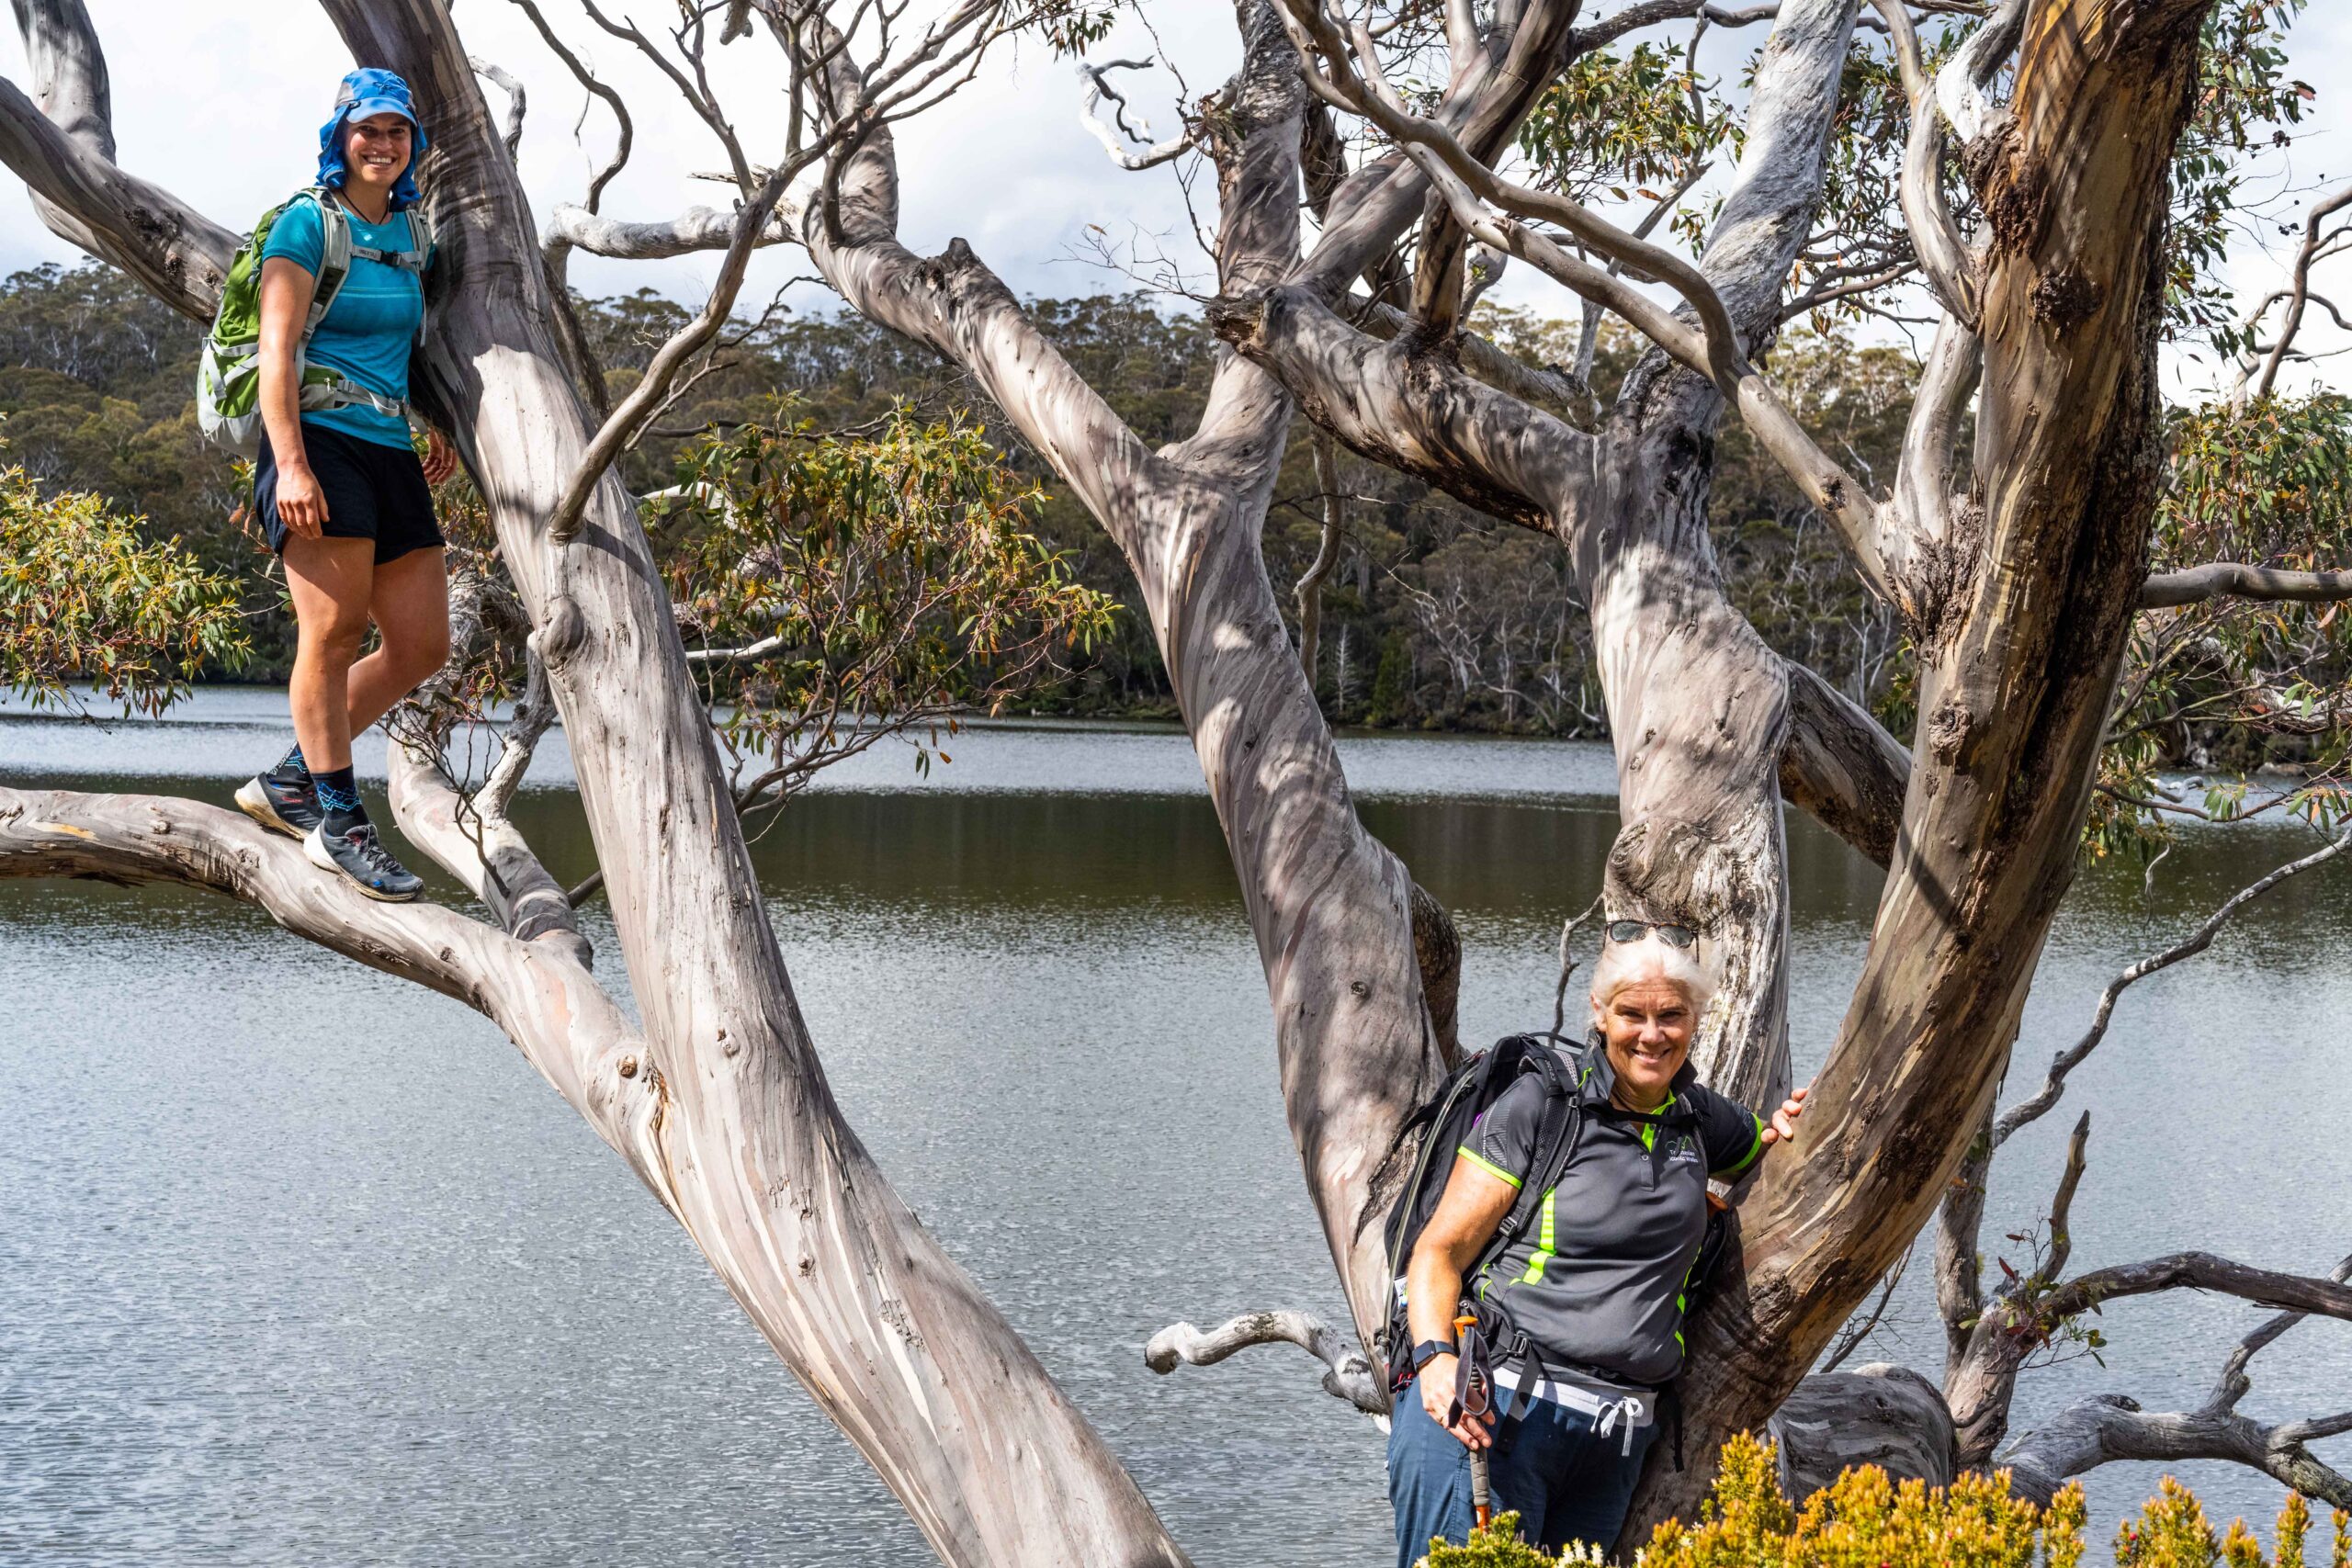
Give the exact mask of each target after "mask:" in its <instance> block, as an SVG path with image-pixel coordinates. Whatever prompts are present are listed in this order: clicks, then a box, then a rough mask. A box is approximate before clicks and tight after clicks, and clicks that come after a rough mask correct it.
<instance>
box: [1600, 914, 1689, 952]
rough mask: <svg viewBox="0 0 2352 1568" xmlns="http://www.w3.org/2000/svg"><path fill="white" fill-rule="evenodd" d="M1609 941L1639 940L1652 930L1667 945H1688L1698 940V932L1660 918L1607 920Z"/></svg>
mask: <svg viewBox="0 0 2352 1568" xmlns="http://www.w3.org/2000/svg"><path fill="white" fill-rule="evenodd" d="M1608 931H1609V940H1610V941H1611V942H1639V941H1641V940H1642V938H1643V937H1645V936H1646V935H1648V934H1649V933H1650V932H1652V931H1656V932H1657V939H1658V941H1660V942H1664V943H1666V945H1667V946H1668V947H1689V946H1690V945H1691V943H1692V942H1697V941H1698V940H1699V933H1698V932H1697V931H1692V930H1691V928H1690V927H1689V926H1678V925H1670V924H1668V923H1666V922H1664V921H1661V920H1611V921H1610V922H1609V926H1608Z"/></svg>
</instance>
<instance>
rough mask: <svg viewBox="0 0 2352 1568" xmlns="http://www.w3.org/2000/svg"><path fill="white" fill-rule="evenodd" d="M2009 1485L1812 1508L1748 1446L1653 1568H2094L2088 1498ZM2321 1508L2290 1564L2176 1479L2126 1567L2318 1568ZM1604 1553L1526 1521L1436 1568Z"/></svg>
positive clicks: (1831, 1498) (2291, 1513)
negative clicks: (1572, 1544) (2310, 1541)
mask: <svg viewBox="0 0 2352 1568" xmlns="http://www.w3.org/2000/svg"><path fill="white" fill-rule="evenodd" d="M2084 1520H2085V1509H2084V1505H2083V1490H2082V1488H2081V1487H2080V1486H2078V1485H2074V1484H2069V1485H2067V1486H2066V1487H2065V1488H2064V1490H2062V1491H2061V1492H2060V1493H2059V1494H2058V1495H2057V1497H2056V1498H2054V1499H2053V1500H2052V1503H2051V1505H2050V1506H2049V1507H2048V1508H2046V1509H2045V1508H2037V1507H2036V1506H2033V1505H2032V1504H2031V1503H2030V1502H2027V1501H2026V1500H2024V1499H2023V1498H2020V1497H2016V1496H2012V1495H2010V1493H2009V1491H2008V1488H2007V1476H2005V1475H2003V1476H1986V1475H1964V1476H1962V1477H1961V1478H1960V1479H1959V1480H1957V1481H1955V1482H1953V1483H1951V1485H1950V1486H1947V1487H1933V1488H1931V1487H1929V1486H1928V1485H1927V1484H1925V1483H1922V1482H1917V1481H1905V1482H1896V1481H1894V1480H1892V1479H1890V1478H1889V1477H1888V1475H1887V1473H1886V1472H1884V1471H1883V1470H1881V1469H1879V1468H1878V1467H1877V1466H1875V1465H1865V1466H1862V1467H1860V1469H1856V1470H1849V1471H1848V1472H1846V1473H1845V1474H1843V1475H1841V1476H1839V1477H1838V1480H1837V1481H1836V1483H1833V1484H1832V1485H1830V1486H1828V1487H1827V1488H1826V1489H1825V1490H1823V1491H1820V1492H1816V1493H1815V1494H1814V1495H1812V1496H1811V1497H1808V1498H1807V1499H1805V1502H1804V1506H1803V1507H1798V1506H1794V1505H1792V1504H1791V1503H1790V1501H1789V1500H1788V1498H1787V1497H1786V1496H1784V1495H1782V1494H1781V1483H1780V1465H1779V1459H1778V1455H1777V1453H1776V1451H1775V1450H1774V1449H1773V1447H1772V1446H1771V1445H1770V1444H1767V1443H1759V1442H1758V1441H1757V1440H1756V1439H1755V1438H1749V1437H1746V1436H1742V1437H1740V1438H1735V1439H1733V1441H1732V1442H1731V1443H1730V1444H1728V1445H1727V1446H1726V1447H1725V1448H1724V1455H1723V1470H1722V1472H1721V1473H1720V1474H1718V1475H1717V1476H1716V1478H1715V1485H1714V1495H1713V1497H1712V1498H1711V1499H1710V1500H1709V1501H1708V1502H1707V1504H1706V1505H1705V1506H1704V1507H1703V1508H1702V1510H1701V1513H1700V1517H1699V1519H1698V1521H1697V1522H1696V1523H1694V1524H1690V1525H1684V1524H1681V1523H1679V1522H1675V1521H1668V1523H1666V1524H1662V1525H1660V1526H1659V1527H1658V1528H1657V1533H1656V1534H1655V1535H1654V1536H1652V1537H1651V1539H1650V1543H1649V1545H1648V1546H1646V1547H1645V1548H1644V1549H1643V1550H1642V1551H1641V1554H1640V1556H1639V1558H1638V1559H1637V1560H1636V1561H1637V1562H1638V1564H1639V1568H2081V1563H2082V1561H2083V1553H2084V1546H2083V1525H2084ZM2311 1526H2312V1514H2311V1507H2310V1505H2308V1504H2306V1503H2305V1502H2304V1501H2303V1499H2302V1498H2301V1497H2299V1496H2293V1495H2290V1496H2289V1497H2288V1499H2287V1506H2286V1507H2285V1509H2283V1510H2282V1511H2281V1512H2280V1513H2279V1515H2278V1533H2277V1536H2276V1538H2275V1539H2276V1542H2277V1545H2276V1548H2275V1551H2276V1555H2275V1556H2270V1557H2266V1556H2264V1555H2263V1551H2262V1546H2261V1543H2260V1542H2259V1541H2257V1540H2256V1539H2255V1535H2254V1532H2253V1531H2251V1530H2249V1529H2246V1527H2245V1520H2243V1519H2241V1520H2238V1521H2237V1522H2235V1523H2233V1525H2231V1527H2230V1529H2229V1532H2228V1534H2227V1535H2226V1536H2224V1537H2222V1538H2221V1539H2219V1540H2217V1539H2216V1538H2215V1537H2214V1534H2213V1529H2212V1526H2211V1524H2209V1523H2208V1522H2207V1521H2206V1518H2205V1510H2204V1508H2203V1507H2202V1506H2199V1503H2198V1501H2197V1498H2196V1496H2195V1495H2193V1494H2192V1493H2190V1492H2189V1490H2188V1488H2187V1487H2185V1486H2183V1485H2181V1484H2180V1483H2178V1482H2177V1481H2174V1480H2172V1479H2171V1478H2170V1477H2166V1478H2165V1483H2164V1487H2163V1490H2162V1491H2161V1492H2160V1493H2159V1494H2158V1495H2156V1496H2154V1497H2153V1498H2151V1499H2150V1500H2149V1501H2148V1504H2147V1506H2145V1507H2144V1508H2143V1509H2142V1510H2141V1511H2140V1517H2139V1518H2137V1519H2136V1520H2131V1521H2127V1522H2126V1523H2125V1524H2124V1525H2123V1526H2122V1527H2121V1528H2120V1529H2118V1530H2117V1532H2116V1537H2115V1562H2116V1563H2117V1565H2118V1568H2315V1565H2313V1564H2311V1563H2310V1562H2309V1560H2308V1559H2307V1558H2306V1557H2305V1555H2304V1550H2303V1547H2304V1538H2305V1536H2306V1535H2308V1534H2309V1532H2310V1530H2311ZM1603 1561H1605V1559H1603V1558H1602V1557H1601V1556H1600V1554H1599V1553H1596V1552H1589V1551H1570V1552H1569V1553H1567V1554H1566V1555H1565V1556H1561V1557H1557V1558H1555V1557H1553V1556H1551V1555H1550V1554H1548V1553H1546V1552H1544V1551H1539V1550H1538V1549H1536V1548H1534V1547H1532V1546H1529V1545H1527V1544H1525V1543H1524V1542H1523V1541H1521V1540H1520V1539H1519V1517H1518V1516H1517V1515H1516V1514H1503V1515H1499V1516H1498V1517H1497V1518H1496V1519H1495V1522H1494V1526H1493V1528H1492V1529H1487V1530H1481V1531H1478V1532H1476V1533H1475V1534H1473V1535H1472V1537H1471V1539H1470V1541H1469V1544H1467V1545H1465V1546H1447V1545H1442V1544H1440V1545H1438V1546H1436V1547H1434V1548H1433V1549H1432V1551H1430V1555H1429V1557H1428V1558H1427V1559H1425V1560H1424V1562H1425V1568H1550V1565H1553V1564H1572V1563H1598V1562H1603ZM2330 1568H2352V1516H2346V1514H2345V1513H2344V1512H2343V1511H2342V1510H2338V1511H2337V1512H2336V1514H2335V1549H2334V1551H2333V1552H2332V1553H2331V1554H2330Z"/></svg>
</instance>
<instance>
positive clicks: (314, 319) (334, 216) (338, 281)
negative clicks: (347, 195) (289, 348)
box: [287, 186, 351, 344]
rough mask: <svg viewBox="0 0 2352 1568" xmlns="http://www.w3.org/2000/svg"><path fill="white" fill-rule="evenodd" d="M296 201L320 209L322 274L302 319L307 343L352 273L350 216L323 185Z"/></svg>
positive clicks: (303, 194) (302, 193) (304, 193)
mask: <svg viewBox="0 0 2352 1568" xmlns="http://www.w3.org/2000/svg"><path fill="white" fill-rule="evenodd" d="M294 201H308V202H310V203H311V205H312V206H314V207H316V208H317V209H319V241H320V251H319V276H318V281H317V283H315V284H314V285H312V287H311V310H310V314H309V315H308V316H306V317H304V318H303V321H302V342H303V343H304V344H309V343H310V341H311V333H315V332H317V331H318V330H319V323H320V322H321V321H324V320H326V314H327V311H328V310H329V309H331V308H332V307H333V306H334V297H335V296H336V295H337V294H339V293H341V292H342V291H343V285H344V280H345V279H346V278H348V277H349V276H351V217H350V214H348V213H346V212H345V211H344V209H343V204H342V203H341V202H339V201H337V200H335V198H334V194H333V193H332V192H330V191H329V190H328V189H327V188H326V186H311V187H310V188H309V189H307V190H303V191H299V192H297V193H296V194H295V196H294ZM294 201H289V202H288V203H287V206H288V207H291V206H292V205H293V204H294Z"/></svg>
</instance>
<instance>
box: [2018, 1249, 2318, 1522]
mask: <svg viewBox="0 0 2352 1568" xmlns="http://www.w3.org/2000/svg"><path fill="white" fill-rule="evenodd" d="M2328 1278H2329V1279H2330V1280H2333V1281H2334V1282H2335V1283H2336V1284H2339V1285H2340V1284H2342V1283H2344V1282H2345V1280H2347V1279H2352V1258H2345V1259H2344V1261H2342V1262H2341V1263H2338V1264H2337V1265H2336V1266H2335V1271H2334V1272H2333V1273H2332V1274H2330V1275H2329V1276H2328ZM2307 1315H2308V1314H2305V1313H2301V1312H2284V1313H2280V1314H2278V1316H2276V1317H2273V1318H2270V1319H2268V1320H2267V1321H2266V1322H2264V1323H2262V1324H2260V1325H2257V1326H2256V1328H2255V1329H2254V1330H2253V1331H2252V1332H2251V1333H2249V1334H2247V1335H2246V1337H2245V1338H2244V1339H2242V1340H2240V1341H2239V1342H2238V1343H2237V1345H2236V1346H2235V1347H2234V1348H2233V1349H2232V1350H2231V1351H2230V1355H2229V1359H2227V1360H2226V1361H2224V1362H2223V1363H2222V1375H2221V1378H2220V1381H2219V1382H2218V1383H2217V1384H2216V1385H2215V1387H2214V1390H2213V1393H2212V1395H2211V1397H2210V1398H2209V1399H2207V1400H2206V1402H2205V1403H2204V1404H2201V1405H2199V1407H2198V1408H2196V1409H2195V1410H2191V1411H2177V1412H2164V1413H2157V1412H2150V1411H2144V1410H2143V1409H2141V1407H2140V1405H2139V1403H2138V1402H2137V1401H2135V1400H2131V1399H2127V1398H2124V1397H2122V1396H2121V1395H2118V1394H2106V1395H2102V1396H2100V1397H2098V1398H2095V1399H2090V1400H2086V1401H2084V1402H2082V1403H2080V1404H2075V1405H2074V1406H2072V1407H2071V1408H2069V1409H2067V1410H2065V1411H2063V1412H2061V1413H2060V1414H2059V1416H2057V1417H2056V1418H2055V1419H2053V1420H2052V1421H2050V1422H2048V1423H2046V1424H2045V1425H2043V1426H2041V1427H2036V1428H2035V1429H2034V1430H2032V1431H2030V1432H2028V1433H2027V1434H2025V1435H2024V1436H2023V1437H2021V1438H2018V1441H2017V1442H2016V1443H2015V1444H2014V1445H2013V1446H2012V1447H2011V1448H2010V1449H2009V1450H2008V1451H2007V1452H2006V1453H2004V1454H2002V1455H2001V1456H2000V1462H2001V1463H2002V1465H2003V1466H2004V1467H2006V1468H2007V1470H2008V1471H2009V1472H2010V1477H2011V1481H2012V1484H2014V1485H2015V1486H2016V1487H2017V1488H2018V1491H2020V1492H2023V1493H2025V1494H2026V1495H2028V1496H2030V1497H2034V1498H2036V1499H2039V1500H2042V1501H2047V1499H2048V1498H2049V1497H2050V1496H2052V1495H2053V1494H2055V1493H2056V1491H2057V1489H2058V1488H2059V1487H2060V1486H2061V1485H2063V1484H2064V1483H2065V1481H2066V1480H2067V1479H2068V1478H2069V1477H2071V1476H2075V1475H2080V1474H2082V1473H2083V1472H2085V1471H2087V1470H2091V1469H2093V1468H2095V1467H2097V1466H2098V1465H2101V1464H2105V1463H2108V1462H2109V1461H2114V1460H2131V1459H2156V1460H2182V1459H2219V1460H2228V1461H2233V1462H2235V1463H2239V1464H2244V1465H2248V1466H2251V1467H2252V1468H2254V1469H2256V1470H2259V1471H2261V1472H2264V1473H2265V1474H2267V1475H2270V1476H2272V1477H2274V1478H2275V1479H2277V1480H2278V1481H2280V1482H2282V1483H2285V1484H2286V1485H2288V1486H2290V1487H2292V1488H2293V1489H2294V1490H2296V1491H2298V1492H2301V1493H2302V1494H2304V1495H2306V1496H2311V1497H2316V1498H2319V1499H2322V1500H2323V1501H2324V1502H2327V1503H2330V1504H2333V1505H2334V1506H2336V1507H2338V1508H2352V1481H2347V1480H2346V1478H2345V1476H2344V1475H2343V1474H2342V1473H2341V1472H2338V1471H2336V1470H2335V1468H2334V1467H2332V1466H2330V1465H2328V1464H2326V1463H2324V1462H2323V1461H2320V1460H2319V1459H2317V1458H2316V1457H2314V1456H2313V1455H2312V1452H2311V1450H2310V1449H2309V1448H2308V1447H2307V1446H2306V1445H2308V1444H2310V1443H2312V1442H2316V1441H2318V1440H2319V1439H2321V1438H2328V1437H2335V1436H2337V1435H2339V1434H2341V1433H2343V1432H2346V1431H2352V1412H2344V1413H2341V1414H2338V1415H2335V1416H2319V1417H2316V1418H2306V1419H2302V1420H2294V1421H2281V1422H2278V1423H2275V1424H2271V1425H2266V1424H2264V1423H2262V1422H2259V1421H2256V1420H2254V1419H2251V1418H2249V1417H2247V1416H2242V1415H2240V1414H2238V1404H2239V1402H2240V1401H2242V1400H2243V1399H2245V1395H2246V1393H2248V1391H2250V1390H2251V1389H2252V1387H2253V1386H2254V1384H2253V1380H2252V1379H2251V1378H2250V1377H2248V1376H2247V1375H2246V1368H2247V1366H2248V1364H2249V1363H2251V1362H2252V1360H2253V1359H2254V1358H2255V1357H2256V1355H2258V1354H2260V1353H2261V1352H2262V1351H2263V1350H2265V1349H2267V1348H2268V1347H2269V1346H2270V1345H2271V1344H2272V1343H2273V1342H2275V1341H2276V1340H2277V1339H2278V1337H2279V1336H2280V1335H2282V1334H2284V1333H2286V1332H2287V1330H2289V1329H2290V1328H2292V1327H2294V1326H2295V1325H2297V1324H2299V1323H2301V1322H2302V1320H2303V1319H2304V1317H2305V1316H2307Z"/></svg>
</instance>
